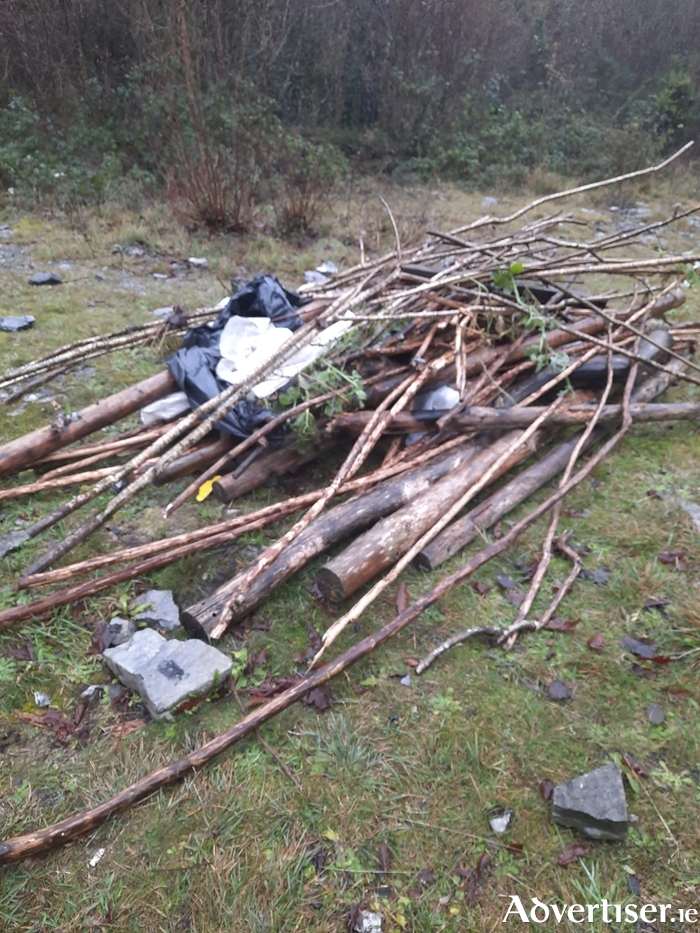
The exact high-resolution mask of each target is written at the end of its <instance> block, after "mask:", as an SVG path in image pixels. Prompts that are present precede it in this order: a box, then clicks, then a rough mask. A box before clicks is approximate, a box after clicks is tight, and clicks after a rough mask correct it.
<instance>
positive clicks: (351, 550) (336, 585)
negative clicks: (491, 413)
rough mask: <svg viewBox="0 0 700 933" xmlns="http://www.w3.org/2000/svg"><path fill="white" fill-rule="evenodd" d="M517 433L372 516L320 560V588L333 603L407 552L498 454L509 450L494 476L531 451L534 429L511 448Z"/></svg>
mask: <svg viewBox="0 0 700 933" xmlns="http://www.w3.org/2000/svg"><path fill="white" fill-rule="evenodd" d="M519 437H520V432H519V431H514V432H512V433H510V434H506V435H505V436H504V437H502V438H499V439H498V440H497V441H495V442H494V443H493V444H491V445H490V446H489V447H487V448H486V449H485V450H483V451H481V453H480V454H478V455H477V456H476V457H474V458H473V459H471V460H469V461H468V462H467V463H465V464H463V465H462V466H461V468H459V469H456V470H454V471H452V472H451V473H449V474H448V475H447V476H445V477H443V479H441V480H440V481H439V482H437V483H435V484H434V485H433V486H432V487H431V488H430V489H428V490H427V491H426V492H425V493H424V494H423V495H421V496H418V497H417V498H416V499H414V500H412V501H411V502H409V503H408V504H407V505H405V506H404V507H403V508H401V509H398V510H397V511H396V512H393V513H392V514H391V515H389V516H388V517H387V518H384V519H382V520H381V521H380V522H377V524H376V525H374V526H373V527H372V528H370V529H369V531H366V532H365V533H364V534H363V535H361V536H360V537H359V538H357V539H356V540H355V541H353V543H352V544H350V545H349V546H348V547H347V548H346V549H345V550H344V551H343V552H342V553H341V554H339V555H338V556H337V557H334V558H333V559H332V560H331V561H329V562H328V563H327V564H325V565H324V566H323V567H321V569H320V570H319V571H318V573H317V574H316V579H317V581H318V585H319V587H320V588H321V592H322V593H323V595H324V596H325V597H326V599H328V600H330V601H331V602H334V603H339V602H341V601H342V600H343V599H346V598H347V597H348V596H349V595H350V594H351V593H354V592H355V590H357V589H359V588H360V587H361V586H362V585H363V584H365V583H367V582H368V581H369V580H371V579H372V578H373V577H376V576H377V575H378V574H380V573H381V572H382V571H383V570H385V569H386V568H387V567H390V566H391V565H392V564H395V563H396V561H397V560H398V559H399V558H400V557H401V556H402V555H403V554H405V553H406V551H407V550H408V549H409V547H410V546H411V545H412V544H413V543H414V542H415V541H417V540H418V539H419V538H420V537H421V536H422V535H423V534H424V533H425V532H426V531H427V530H428V529H429V528H430V527H431V526H432V525H433V524H434V523H435V519H436V517H438V516H440V515H443V514H444V513H445V512H446V511H447V510H448V509H449V508H450V507H451V506H452V505H453V504H454V503H455V502H457V501H458V500H459V499H460V498H461V497H462V496H463V495H464V493H465V492H466V491H467V490H468V489H470V488H471V487H472V486H473V485H474V484H475V483H476V482H478V481H479V480H480V479H481V477H482V476H483V475H484V473H486V471H487V470H488V469H489V468H490V467H492V466H493V465H494V464H495V463H496V461H498V459H499V458H501V457H503V455H504V454H505V453H508V452H509V456H508V457H507V458H506V459H504V461H503V463H502V464H501V465H500V467H499V468H498V470H497V472H496V473H495V474H494V475H493V477H492V479H493V480H494V481H495V480H496V479H498V477H499V476H502V475H503V474H504V473H507V472H508V470H510V469H512V468H513V467H514V466H516V465H517V464H518V463H522V462H523V460H526V459H527V458H528V457H530V456H531V455H532V454H533V452H534V451H535V450H537V448H538V446H539V445H540V444H541V443H542V440H543V434H542V433H541V432H538V433H537V434H535V435H534V436H533V437H532V438H530V440H529V441H528V442H526V443H525V444H523V445H521V446H519V447H516V448H514V449H512V450H511V448H513V445H514V442H515V441H516V440H517V439H518V438H519Z"/></svg>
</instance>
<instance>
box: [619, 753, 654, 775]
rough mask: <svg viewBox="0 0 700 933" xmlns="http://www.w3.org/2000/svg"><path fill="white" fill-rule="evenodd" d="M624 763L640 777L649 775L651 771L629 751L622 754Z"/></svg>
mask: <svg viewBox="0 0 700 933" xmlns="http://www.w3.org/2000/svg"><path fill="white" fill-rule="evenodd" d="M622 763H623V764H624V765H626V766H627V767H628V768H629V769H630V771H631V772H632V773H633V774H636V775H637V776H638V777H644V778H648V777H649V772H648V771H647V769H646V768H645V767H644V765H643V764H640V762H638V761H637V759H636V758H635V757H634V756H633V755H630V753H629V752H625V753H624V754H623V756H622Z"/></svg>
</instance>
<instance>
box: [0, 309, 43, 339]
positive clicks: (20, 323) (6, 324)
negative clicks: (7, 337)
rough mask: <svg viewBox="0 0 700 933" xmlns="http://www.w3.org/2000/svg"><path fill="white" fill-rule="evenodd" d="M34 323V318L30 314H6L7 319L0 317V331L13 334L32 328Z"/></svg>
mask: <svg viewBox="0 0 700 933" xmlns="http://www.w3.org/2000/svg"><path fill="white" fill-rule="evenodd" d="M35 321H36V318H35V317H34V316H33V315H31V314H8V315H7V317H0V330H5V331H7V332H8V333H10V334H15V333H17V331H18V330H29V329H30V328H31V327H34V323H35Z"/></svg>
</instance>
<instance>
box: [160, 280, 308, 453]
mask: <svg viewBox="0 0 700 933" xmlns="http://www.w3.org/2000/svg"><path fill="white" fill-rule="evenodd" d="M301 304H302V299H301V298H299V296H298V295H295V294H294V293H293V292H288V291H287V290H286V289H285V288H283V287H282V286H281V285H280V283H279V282H278V281H277V279H276V278H275V277H274V276H272V275H258V276H256V277H255V278H254V279H252V280H251V281H250V282H248V283H247V284H246V285H244V286H243V287H242V288H241V289H239V290H238V291H237V292H236V294H235V295H234V296H233V298H231V300H230V301H229V303H228V304H227V305H226V307H225V308H224V309H223V310H222V311H221V313H220V314H219V316H218V318H217V319H216V321H214V322H213V323H212V324H201V325H200V326H199V327H193V328H192V330H190V331H188V332H187V333H186V334H185V336H184V338H183V341H182V348H181V349H180V350H178V351H177V352H176V353H173V354H172V356H169V357H168V358H167V360H166V361H165V362H166V364H167V366H168V369H169V370H170V372H171V373H172V375H173V378H174V379H175V381H176V382H177V384H178V385H179V386H180V388H181V389H182V391H183V392H184V393H185V395H186V396H187V400H188V401H189V403H190V405H191V406H192V407H193V408H198V407H199V406H200V405H201V404H203V403H204V402H206V401H208V400H209V399H210V398H214V396H216V395H218V394H219V393H220V392H223V390H224V389H226V388H228V383H227V382H223V381H222V380H221V379H218V378H217V376H216V366H217V363H218V362H219V360H220V359H221V354H220V353H219V344H220V341H221V332H222V331H223V329H224V327H225V326H226V324H227V322H228V320H229V318H231V317H234V316H238V317H267V318H270V320H271V321H272V323H273V324H274V325H275V326H276V327H288V328H289V329H290V330H296V328H297V327H300V326H301V324H302V323H303V322H302V320H301V318H300V317H299V315H298V314H297V313H296V309H297V308H299V307H300V305H301ZM274 417H275V413H274V412H273V411H271V410H270V409H269V408H259V407H258V406H257V405H256V404H255V403H254V402H249V401H246V400H243V401H241V402H239V403H238V404H237V405H236V407H235V408H234V409H233V410H232V411H231V412H229V414H228V415H226V416H225V417H224V418H222V420H221V421H220V422H219V423H218V425H217V427H218V429H219V430H220V431H225V432H226V433H228V434H233V435H235V436H236V437H249V436H250V435H251V434H252V433H253V431H256V430H257V429H258V428H259V427H261V426H262V425H263V424H265V422H266V421H269V420H270V418H274ZM283 435H284V428H283V427H282V426H280V427H279V428H276V429H275V430H274V431H272V433H271V434H270V435H269V436H268V440H269V441H270V442H271V443H272V444H273V445H274V444H278V443H280V442H281V440H282V437H283Z"/></svg>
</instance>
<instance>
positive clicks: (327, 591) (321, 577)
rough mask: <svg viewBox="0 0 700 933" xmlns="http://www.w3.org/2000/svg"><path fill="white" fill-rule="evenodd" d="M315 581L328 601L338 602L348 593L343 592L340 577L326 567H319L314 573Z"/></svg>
mask: <svg viewBox="0 0 700 933" xmlns="http://www.w3.org/2000/svg"><path fill="white" fill-rule="evenodd" d="M316 582H317V583H318V588H319V589H320V590H321V593H322V594H323V598H324V599H327V600H328V602H329V603H340V602H342V601H343V600H344V599H346V598H347V596H349V595H350V594H349V593H346V592H345V588H344V586H343V581H342V580H341V578H340V577H339V576H338V575H337V574H336V573H334V572H333V570H331V569H329V568H328V567H321V569H320V570H319V571H318V572H317V574H316Z"/></svg>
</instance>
